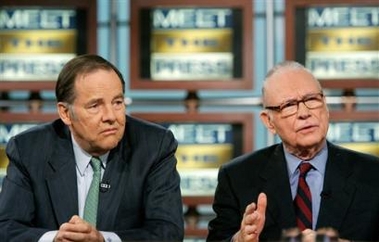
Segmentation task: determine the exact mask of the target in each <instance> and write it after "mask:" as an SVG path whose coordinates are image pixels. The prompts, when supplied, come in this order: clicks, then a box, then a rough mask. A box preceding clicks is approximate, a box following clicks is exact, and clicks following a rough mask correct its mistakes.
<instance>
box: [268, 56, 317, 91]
mask: <svg viewBox="0 0 379 242" xmlns="http://www.w3.org/2000/svg"><path fill="white" fill-rule="evenodd" d="M288 70H299V71H300V70H302V71H305V72H307V73H309V74H310V75H311V76H312V78H313V79H314V80H315V82H316V83H317V84H318V85H319V87H320V89H321V85H320V82H319V81H318V80H317V78H316V77H315V76H314V75H313V73H312V72H311V71H310V70H308V69H307V68H305V66H303V65H302V64H300V63H299V62H296V61H289V60H286V61H283V62H280V63H278V64H277V65H275V66H274V67H273V68H271V69H270V70H269V71H268V72H267V74H266V76H265V79H264V81H263V86H262V97H264V95H265V89H266V85H267V82H268V80H269V79H270V78H271V77H272V76H274V75H276V74H278V73H281V72H282V71H288Z"/></svg>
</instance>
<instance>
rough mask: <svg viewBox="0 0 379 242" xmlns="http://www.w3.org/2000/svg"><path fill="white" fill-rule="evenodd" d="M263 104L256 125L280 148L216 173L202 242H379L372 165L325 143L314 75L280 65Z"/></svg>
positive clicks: (378, 161) (376, 173)
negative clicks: (327, 240)
mask: <svg viewBox="0 0 379 242" xmlns="http://www.w3.org/2000/svg"><path fill="white" fill-rule="evenodd" d="M262 101H263V107H264V108H263V110H262V112H261V115H260V117H261V120H262V122H263V124H264V125H265V126H266V127H267V129H268V130H269V131H270V132H271V133H273V134H277V135H278V136H279V137H280V139H281V143H279V144H274V145H272V146H270V147H266V148H263V149H261V150H258V151H255V152H253V153H251V154H245V155H243V156H241V157H238V158H236V159H234V160H233V161H231V162H228V163H227V164H225V165H223V166H222V167H220V170H219V176H218V185H217V188H216V192H215V199H214V203H213V209H214V211H215V213H216V217H215V218H214V219H213V220H211V221H210V223H209V228H208V229H209V234H208V238H207V241H238V242H241V241H258V240H260V241H267V240H270V241H278V240H283V241H284V240H287V239H288V238H287V237H292V238H295V239H304V238H305V239H306V240H307V241H309V240H311V241H312V240H318V237H317V236H328V237H335V238H339V239H341V240H342V239H343V240H355V241H379V158H378V157H376V156H372V155H368V154H363V153H359V152H356V151H352V150H348V149H345V148H342V147H339V146H337V145H335V144H332V143H330V142H329V141H327V139H326V136H327V131H328V126H329V110H328V107H327V104H326V101H325V96H324V94H323V91H322V88H321V85H320V83H319V81H318V80H317V79H316V78H315V77H314V75H312V73H310V71H309V70H307V69H306V68H305V67H304V66H302V65H301V64H299V63H297V62H293V61H285V62H283V63H280V64H278V65H277V66H275V67H274V68H273V69H272V70H270V71H269V72H268V74H267V76H266V79H265V82H264V84H263V88H262ZM325 231H328V232H325ZM330 231H332V233H330ZM301 237H302V238H301Z"/></svg>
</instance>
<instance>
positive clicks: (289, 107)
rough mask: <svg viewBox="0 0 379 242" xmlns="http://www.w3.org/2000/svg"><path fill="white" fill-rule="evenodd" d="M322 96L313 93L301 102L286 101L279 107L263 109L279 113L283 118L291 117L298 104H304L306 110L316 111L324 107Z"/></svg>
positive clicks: (321, 94)
mask: <svg viewBox="0 0 379 242" xmlns="http://www.w3.org/2000/svg"><path fill="white" fill-rule="evenodd" d="M323 98H324V94H323V93H315V94H309V95H306V96H304V97H303V98H302V99H301V100H296V99H293V100H288V101H286V102H285V103H283V104H281V105H279V106H267V107H265V109H269V110H274V111H276V112H279V113H280V114H281V115H282V116H283V117H287V116H291V115H293V114H295V113H297V111H298V110H299V103H304V105H305V106H306V107H307V108H308V109H316V108H320V107H322V105H324V99H323Z"/></svg>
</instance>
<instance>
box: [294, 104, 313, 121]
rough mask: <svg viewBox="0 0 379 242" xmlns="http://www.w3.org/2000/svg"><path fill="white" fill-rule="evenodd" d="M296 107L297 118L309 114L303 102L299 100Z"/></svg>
mask: <svg viewBox="0 0 379 242" xmlns="http://www.w3.org/2000/svg"><path fill="white" fill-rule="evenodd" d="M297 105H298V107H297V116H298V117H299V118H304V117H308V116H309V113H310V112H309V108H308V107H307V106H306V105H305V103H304V102H299V103H298V104H297Z"/></svg>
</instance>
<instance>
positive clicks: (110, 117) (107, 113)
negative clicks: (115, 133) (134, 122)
mask: <svg viewBox="0 0 379 242" xmlns="http://www.w3.org/2000/svg"><path fill="white" fill-rule="evenodd" d="M114 120H116V114H115V110H114V109H113V106H112V104H108V105H104V109H103V121H104V122H107V121H108V122H109V121H110V122H113V121H114Z"/></svg>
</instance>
